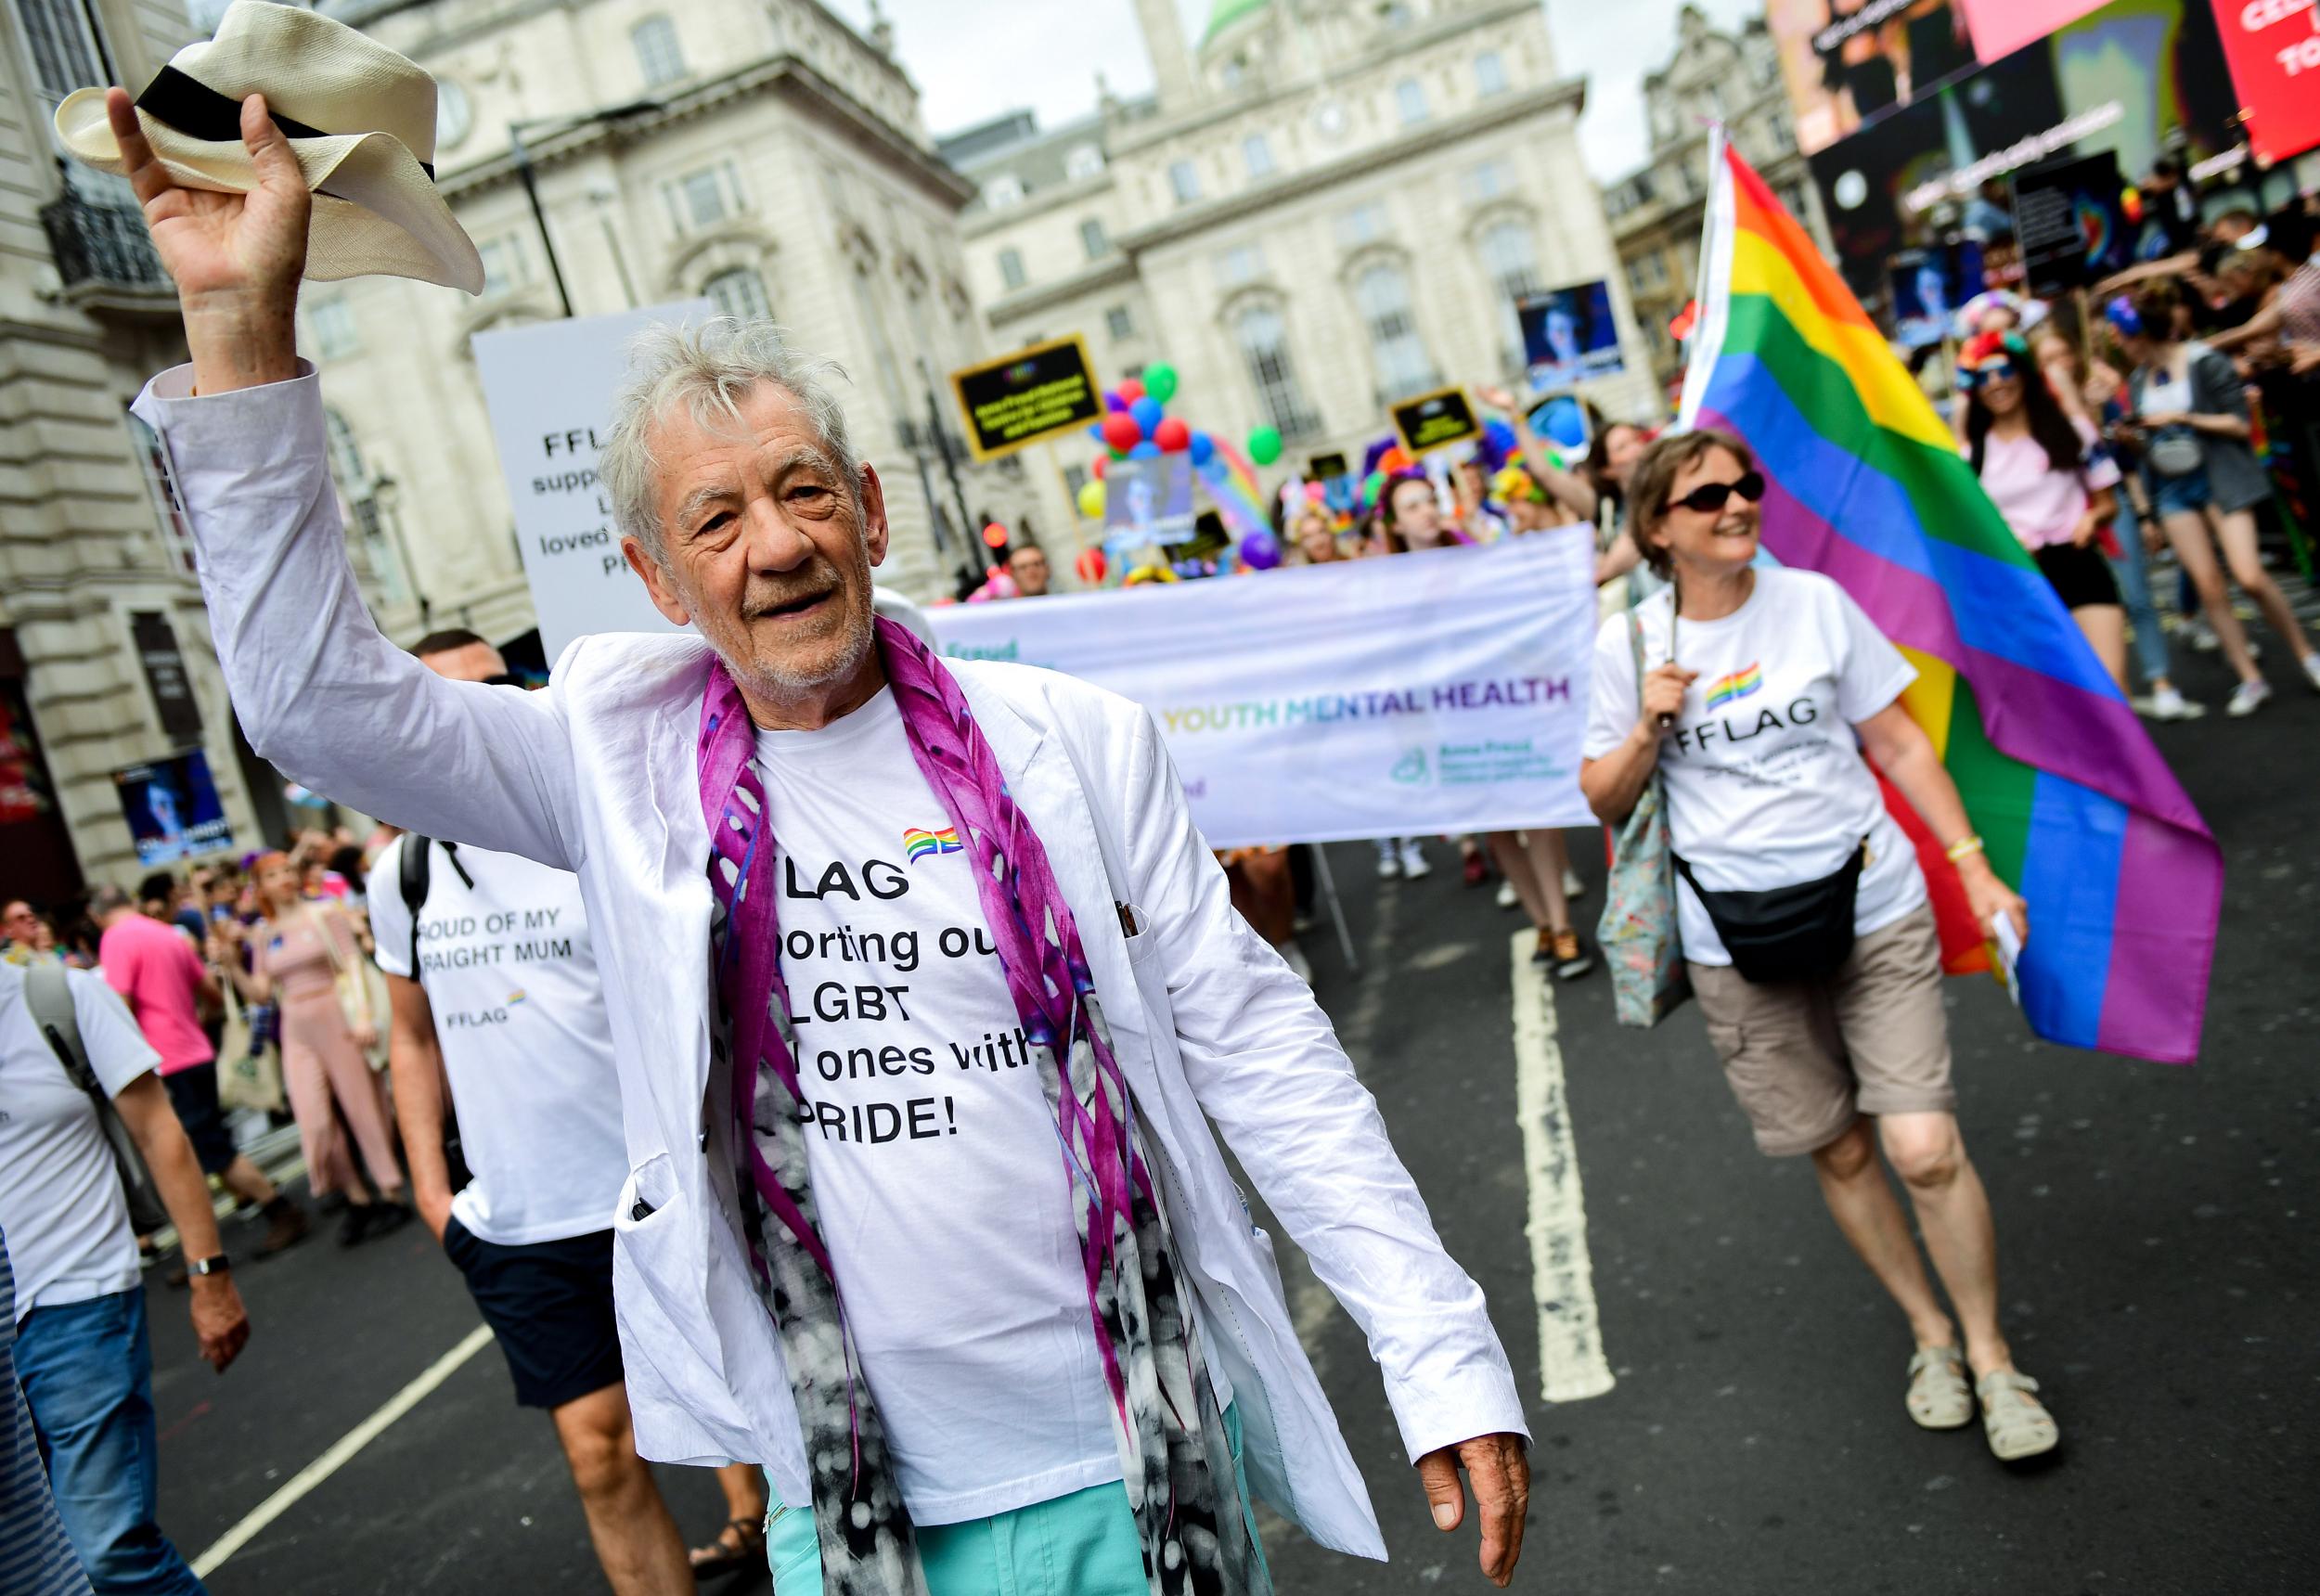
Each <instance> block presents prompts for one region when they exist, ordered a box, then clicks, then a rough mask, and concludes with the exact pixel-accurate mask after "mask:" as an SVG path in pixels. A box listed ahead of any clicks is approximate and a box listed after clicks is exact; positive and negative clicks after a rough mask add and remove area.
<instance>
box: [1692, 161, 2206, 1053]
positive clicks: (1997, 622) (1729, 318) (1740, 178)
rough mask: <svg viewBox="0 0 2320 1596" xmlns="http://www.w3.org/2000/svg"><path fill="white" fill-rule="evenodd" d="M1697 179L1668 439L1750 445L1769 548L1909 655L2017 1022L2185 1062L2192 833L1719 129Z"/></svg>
mask: <svg viewBox="0 0 2320 1596" xmlns="http://www.w3.org/2000/svg"><path fill="white" fill-rule="evenodd" d="M1710 168H1711V172H1712V174H1713V180H1712V184H1711V187H1710V191H1709V200H1708V221H1707V227H1706V231H1705V235H1704V237H1703V239H1702V245H1701V256H1700V279H1701V286H1700V290H1699V304H1700V319H1699V325H1698V328H1697V329H1696V331H1695V335H1694V340H1693V342H1692V346H1691V351H1690V356H1689V364H1688V367H1687V368H1686V370H1685V373H1684V381H1683V407H1682V425H1683V426H1686V427H1691V426H1702V427H1721V428H1724V429H1726V430H1728V431H1733V432H1736V433H1738V434H1739V435H1740V436H1741V437H1743V438H1745V439H1746V440H1747V442H1748V444H1749V446H1750V447H1751V448H1753V449H1754V450H1755V451H1756V455H1757V459H1758V463H1759V467H1760V468H1761V469H1762V470H1763V472H1764V475H1765V478H1766V479H1767V481H1768V483H1769V484H1770V487H1769V490H1768V492H1767V493H1766V495H1765V499H1764V545H1765V547H1766V548H1767V549H1769V550H1770V551H1771V553H1772V557H1773V558H1774V559H1776V560H1780V561H1782V562H1783V563H1785V564H1789V565H1797V566H1802V567H1805V568H1807V569H1809V570H1813V571H1819V572H1823V573H1826V574H1827V575H1829V576H1831V577H1834V578H1835V579H1836V580H1837V582H1838V583H1840V584H1841V585H1842V586H1844V588H1845V590H1846V591H1847V592H1848V593H1850V594H1851V595H1852V597H1853V598H1854V599H1855V600H1856V601H1857V602H1858V603H1859V604H1860V605H1861V607H1862V609H1863V610H1864V611H1867V612H1868V614H1869V617H1870V619H1871V620H1873V621H1875V623H1876V624H1877V625H1878V626H1879V627H1880V628H1882V629H1883V630H1884V632H1885V634H1886V636H1888V637H1890V638H1891V639H1892V640H1893V642H1894V643H1895V645H1896V646H1898V647H1899V648H1900V649H1901V651H1902V653H1904V654H1905V655H1907V656H1908V658H1909V661H1910V663H1912V664H1914V665H1915V666H1916V667H1917V680H1916V683H1915V685H1914V686H1913V687H1912V688H1911V689H1909V691H1908V693H1907V695H1906V696H1905V698H1904V700H1903V701H1904V703H1905V705H1906V706H1907V708H1908V710H1909V713H1910V714H1911V715H1912V717H1914V719H1915V720H1916V721H1917V723H1918V724H1919V725H1920V726H1922V727H1925V728H1926V731H1927V734H1928V735H1929V736H1930V737H1931V738H1932V739H1933V744H1934V747H1935V748H1936V749H1937V750H1938V751H1939V752H1940V754H1941V757H1942V761H1943V763H1944V764H1945V765H1947V766H1948V767H1949V771H1950V774H1951V776H1952V777H1953V779H1955V780H1956V782H1957V787H1958V792H1959V793H1960V794H1961V795H1962V796H1963V797H1964V798H1965V800H1966V812H1967V814H1968V815H1969V816H1970V817H1972V819H1973V823H1974V826H1975V829H1976V830H1978V831H1979V832H1980V833H1981V835H1982V837H1983V838H1984V839H1985V840H1986V841H1987V843H1988V844H1989V850H1990V859H1991V864H1992V865H1994V866H1995V867H1996V869H1997V870H1998V873H1999V874H2000V875H2001V876H2002V877H2004V879H2005V880H2006V881H2008V882H2013V883H2014V884H2015V887H2016V890H2017V891H2018V892H2020V893H2021V895H2022V896H2023V897H2024V898H2025V899H2026V900H2027V901H2028V903H2029V905H2030V941H2029V943H2028V945H2027V946H2026V947H2025V948H2024V950H2023V955H2022V960H2021V964H2020V966H2019V969H2018V975H2019V978H2020V985H2021V998H2022V1008H2023V1010H2024V1012H2025V1013H2026V1014H2027V1016H2028V1017H2029V1019H2030V1026H2031V1028H2032V1029H2033V1030H2035V1031H2036V1032H2037V1033H2038V1035H2040V1036H2043V1037H2045V1038H2047V1039H2048V1040H2049V1041H2055V1042H2061V1043H2065V1044H2068V1045H2069V1046H2071V1047H2078V1048H2101V1049H2106V1050H2107V1051H2111V1052H2119V1053H2132V1054H2136V1055H2139V1056H2141V1057H2144V1058H2150V1059H2159V1060H2164V1061H2166V1062H2172V1063H2188V1062H2191V1061H2192V1060H2193V1059H2194V1058H2196V1057H2197V1055H2198V1048H2199V1027H2200V1023H2201V1020H2202V1018H2203V1017H2204V1014H2205V1011H2206V1007H2207V985H2208V972H2209V967H2210V963H2211V962H2212V960H2213V957H2214V948H2215V923H2216V916H2217V913H2218V911H2219V909H2220V907H2221V905H2222V899H2223V857H2222V855H2221V854H2220V853H2219V851H2218V850H2217V848H2216V846H2215V842H2214V839H2213V838H2212V837H2211V836H2210V834H2209V832H2208V829H2207V825H2206V822H2204V821H2203V820H2201V819H2200V818H2199V815H2198V810H2196V809H2194V808H2193V807H2192V805H2191V801H2190V799H2189V798H2187V797H2186V796H2185V794H2184V792H2183V789H2182V787H2181V786H2180V785H2179V784H2178V783H2177V782H2176V780H2175V778H2174V776H2173V774H2172V772H2171V771H2170V770H2169V769H2168V768H2167V766H2166V764H2165V763H2164V762H2163V761H2162V760H2161V759H2160V758H2159V753H2158V751H2157V750H2156V749H2154V748H2153V747H2152V746H2151V741H2150V739H2149V738H2148V737H2147V736H2146V735H2145V733H2144V730H2143V727H2142V726H2141V724H2140V723H2139V722H2138V721H2137V720H2136V719H2135V717H2134V712H2133V710H2132V709H2131V708H2130V707H2129V706H2128V705H2127V703H2126V701H2125V700H2124V699H2123V698H2122V697H2121V696H2120V692H2119V689H2117V687H2116V686H2114V685H2113V684H2112V682H2111V680H2110V677H2109V676H2108V674H2107V672H2105V671H2104V669H2103V667H2102V665H2101V663H2099V662H2098V661H2097V660H2096V659H2095V657H2094V652H2093V650H2090V649H2089V648H2088V647H2087V644H2086V640H2085V638H2084V637H2083V636H2082V634H2081V633H2080V631H2079V629H2078V627H2077V625H2076V624H2074V623H2073V622H2072V621H2071V619H2070V616H2069V611H2066V610H2065V609H2064V608H2063V607H2062V604H2061V602H2060V601H2059V600H2058V599H2057V598H2056V597H2055V593H2054V590H2053V588H2051V587H2050V586H2048V585H2047V584H2046V582H2045V580H2044V578H2043V577H2042V576H2041V575H2040V574H2039V573H2038V569H2037V567H2036V566H2035V565H2033V564H2032V563H2031V562H2030V556H2029V555H2028V554H2027V553H2025V552H2024V551H2023V549H2022V547H2021V545H2020V544H2019V543H2018V542H2017V541H2016V539H2015V537H2014V534H2013V533H2012V532H2010V531H2009V530H2008V529H2007V527H2006V524H2005V522H2004V521H2003V520H2002V519H2001V518H2000V517H1999V515H1998V512H1997V509H1996V508H1995V507H1994V506H1992V505H1991V502H1990V499H1989V497H1988V496H1987V495H1985V494H1984V493H1983V492H1982V490H1981V483H1979V481H1978V480H1977V479H1976V477H1975V475H1974V472H1973V468H1972V467H1971V466H1970V465H1968V464H1967V463H1966V461H1965V460H1964V459H1962V458H1961V457H1959V455H1958V452H1957V447H1956V444H1955V443H1954V442H1953V436H1952V434H1951V432H1950V430H1949V428H1948V427H1947V426H1945V425H1944V424H1943V422H1942V420H1941V418H1940V417H1939V416H1938V415H1937V414H1936V413H1935V411H1934V408H1933V406H1932V405H1931V404H1930V403H1929V402H1928V401H1927V398H1926V396H1925V394H1924V393H1922V392H1921V391H1920V390H1919V389H1918V387H1917V384H1916V382H1915V381H1914V380H1912V378H1911V377H1910V375H1909V373H1908V371H1907V370H1906V369H1904V368H1903V367H1902V365H1901V361H1900V360H1899V359H1897V358H1896V357H1895V356H1894V354H1893V353H1892V351H1891V350H1890V349H1889V348H1888V346H1887V344H1886V341H1885V339H1884V337H1883V336H1882V335H1881V334H1880V333H1879V332H1878V331H1877V330H1876V328H1875V327H1874V326H1873V325H1871V323H1870V320H1869V317H1868V316H1867V315H1866V314H1865V313H1863V312H1862V308H1861V305H1860V302H1858V301H1856V300H1855V299H1854V298H1853V296H1852V294H1851V292H1850V290H1848V289H1847V288H1846V287H1845V284H1844V282H1843V280H1842V279H1841V278H1840V277H1838V276H1837V273H1836V272H1835V271H1834V270H1833V269H1832V268H1831V267H1830V266H1829V264H1828V263H1827V262H1825V261H1824V260H1823V259H1822V258H1821V255H1820V253H1819V251H1817V250H1815V249H1814V248H1813V245H1812V242H1811V238H1809V237H1808V236H1807V235H1806V233H1805V231H1804V229H1803V228H1802V227H1800V226H1798V225H1797V223H1796V222H1795V220H1794V219H1792V218H1791V217H1790V216H1789V215H1788V213H1787V212H1785V211H1783V210H1782V209H1781V207H1780V203H1779V201H1778V200H1776V199H1774V198H1773V197H1772V191H1771V190H1770V189H1769V188H1767V187H1765V185H1764V181H1763V179H1761V178H1760V177H1759V176H1758V175H1757V174H1756V173H1755V172H1754V171H1752V170H1751V169H1750V168H1749V166H1748V164H1747V163H1746V161H1742V160H1741V159H1740V157H1739V156H1738V155H1737V154H1736V153H1734V151H1733V150H1732V149H1731V148H1729V146H1728V145H1727V144H1726V142H1725V140H1724V138H1723V135H1722V132H1721V129H1719V130H1718V132H1717V134H1716V135H1715V138H1714V141H1713V144H1712V146H1711V148H1710ZM1889 792H1890V790H1889V788H1888V793H1889ZM1902 807H1904V808H1905V807H1906V806H1905V805H1903V806H1902ZM1901 820H1902V823H1903V824H1904V826H1905V827H1910V828H1912V834H1913V836H1914V837H1915V838H1917V839H1918V841H1919V843H1920V857H1921V858H1922V859H1923V860H1924V861H1925V862H1926V865H1927V882H1928V884H1929V886H1930V887H1931V888H1932V890H1933V895H1934V899H1935V903H1936V906H1937V907H1944V906H1947V907H1949V908H1950V909H1951V911H1952V912H1951V915H1950V917H1949V918H1950V920H1951V922H1952V923H1951V924H1950V925H1949V926H1948V927H1945V931H1946V932H1948V933H1949V934H1945V936H1944V948H1945V951H1946V952H1948V953H1949V954H1950V955H1951V958H1950V959H1949V963H1950V968H1951V969H1952V970H1953V971H1959V970H1962V969H1966V968H1974V967H1980V968H1987V963H1986V960H1985V959H1983V958H1982V956H1981V950H1980V948H1979V946H1978V938H1977V937H1976V936H1975V935H1974V934H1973V933H1971V932H1968V933H1966V936H1965V937H1964V938H1962V939H1961V938H1959V937H1957V936H1956V935H1955V932H1956V930H1957V926H1956V921H1957V920H1960V919H1962V918H1963V917H1962V914H1961V913H1960V912H1959V911H1960V910H1962V906H1963V903H1964V898H1963V894H1962V892H1961V890H1960V889H1959V887H1958V885H1957V882H1956V872H1955V871H1954V869H1952V867H1951V866H1950V865H1949V862H1948V861H1947V859H1946V858H1944V857H1943V856H1942V854H1941V853H1940V850H1939V849H1938V848H1934V847H1930V846H1928V845H1927V843H1929V839H1928V838H1927V834H1926V831H1925V829H1924V827H1923V826H1922V825H1919V824H1916V817H1914V815H1906V814H1904V815H1901Z"/></svg>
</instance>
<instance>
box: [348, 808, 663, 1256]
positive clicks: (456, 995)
mask: <svg viewBox="0 0 2320 1596" xmlns="http://www.w3.org/2000/svg"><path fill="white" fill-rule="evenodd" d="M405 846H406V842H405V840H404V839H402V838H399V837H398V838H397V839H395V841H393V843H389V844H388V845H387V847H386V849H385V851H383V852H382V853H380V856H379V859H378V862H377V863H376V864H374V865H373V866H372V867H371V870H370V892H369V898H370V930H371V935H372V937H373V938H374V939H375V940H376V941H377V943H378V947H379V955H378V957H379V968H380V969H381V970H383V971H385V972H387V973H388V974H390V975H402V976H408V975H410V974H411V912H410V910H409V909H408V908H407V907H405V905H404V902H403V884H402V869H403V849H404V847H405ZM457 856H458V865H457V866H456V867H455V866H454V864H453V862H452V859H453V854H452V852H451V851H450V850H447V849H445V847H444V846H443V845H442V844H441V843H438V844H436V845H435V846H434V847H433V848H432V849H431V850H430V851H429V857H428V870H427V901H426V902H425V903H424V904H422V905H421V906H420V912H419V975H418V979H419V985H422V986H424V987H425V988H426V989H427V1002H428V1006H429V1007H430V1008H432V1010H434V1014H435V1039H436V1040H437V1041H438V1042H440V1043H441V1044H442V1046H443V1065H444V1071H445V1074H446V1075H449V1076H450V1077H451V1102H452V1109H453V1112H454V1113H457V1114H458V1124H459V1146H460V1149H461V1151H462V1152H464V1153H465V1154H466V1155H467V1162H468V1167H469V1168H470V1169H471V1170H472V1171H474V1178H473V1179H472V1180H470V1181H469V1182H468V1184H467V1185H466V1186H465V1187H464V1188H462V1189H461V1190H460V1191H459V1192H458V1195H456V1196H454V1197H453V1198H452V1200H451V1213H452V1216H453V1217H454V1218H456V1219H458V1221H459V1223H460V1225H461V1226H462V1227H464V1228H465V1229H466V1230H467V1231H468V1233H469V1234H470V1235H473V1236H479V1237H481V1238H482V1239H483V1240H484V1241H486V1242H498V1243H499V1244H500V1245H502V1246H510V1247H512V1246H521V1245H522V1244H523V1243H525V1242H555V1241H561V1240H563V1239H564V1238H566V1237H570V1236H585V1235H588V1234H591V1233H593V1232H595V1231H598V1230H605V1229H611V1228H612V1209H613V1207H614V1205H615V1204H616V1203H618V1202H619V1201H620V1188H621V1183H622V1181H623V1180H625V1178H627V1174H628V1151H627V1145H626V1143H625V1141H624V1140H623V1139H622V1135H621V1121H620V1078H619V1075H617V1073H616V1072H615V1071H614V1069H613V1065H612V1029H611V1026H610V1023H608V1022H607V1021H606V1019H605V1017H604V986H603V983H602V982H601V980H599V977H598V975H597V972H596V952H595V949H594V948H592V947H591V946H589V944H588V916H587V910H586V908H585V907H582V905H581V902H580V879H579V878H578V877H577V876H574V875H572V874H570V873H569V872H567V871H564V870H552V869H548V867H547V866H546V865H543V864H538V863H535V861H533V860H531V859H527V858H524V857H522V856H520V855H516V854H495V853H493V852H491V851H490V850H489V849H485V848H470V847H465V846H462V847H460V848H458V850H457ZM461 870H465V871H466V872H467V874H468V876H469V877H470V878H471V879H472V880H473V881H474V883H475V884H474V885H473V886H471V887H470V886H469V885H468V884H467V882H465V881H462V880H461V879H460V874H459V872H460V871H461Z"/></svg>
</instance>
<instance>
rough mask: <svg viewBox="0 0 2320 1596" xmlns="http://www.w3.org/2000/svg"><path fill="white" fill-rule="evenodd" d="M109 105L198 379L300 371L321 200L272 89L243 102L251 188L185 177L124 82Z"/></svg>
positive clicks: (224, 383)
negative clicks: (253, 178) (274, 108)
mask: <svg viewBox="0 0 2320 1596" xmlns="http://www.w3.org/2000/svg"><path fill="white" fill-rule="evenodd" d="M105 113H106V116H107V119H108V120H109V121H110V122H111V124H112V132H113V139H114V142H115V143H117V144H118V145H119V146H120V147H121V160H122V167H123V168H124V171H125V174H126V175H127V177H128V179H129V185H130V187H132V188H134V189H135V191H136V196H137V202H138V203H139V204H140V205H141V206H142V207H143V208H144V211H145V226H146V230H147V231H148V233H150V234H151V235H152V236H153V247H154V249H155V250H156V251H158V252H159V253H160V255H161V264H162V265H163V266H165V267H167V268H168V271H169V275H170V276H171V277H173V278H174V279H175V280H176V283H177V302H178V304H179V306H180V308H181V309H182V310H183V311H184V313H185V318H186V343H187V347H188V348H189V349H190V350H191V352H192V354H193V379H194V386H195V388H196V389H197V390H198V391H200V392H201V393H223V392H225V391H226V390H228V389H234V388H251V387H255V386H256V385H258V384H259V383H262V382H279V381H281V380H284V379H286V378H289V377H291V376H294V375H296V373H297V369H298V352H297V337H296V325H295V316H296V312H297V308H298V280H299V277H301V275H302V274H303V272H304V271H305V268H306V225H307V217H308V214H309V212H311V210H312V208H313V204H314V201H313V199H312V197H311V196H310V195H309V194H308V193H307V191H306V179H305V175H304V174H303V173H302V172H301V171H300V170H299V166H298V158H297V157H296V156H295V155H293V154H292V153H291V152H290V140H289V139H287V138H285V137H284V136H283V135H282V132H281V130H280V129H279V128H277V127H276V126H275V125H274V119H273V117H272V116H270V115H268V114H267V112H266V107H265V97H264V96H263V95H251V97H249V98H248V99H246V100H244V101H242V106H241V138H242V145H243V148H246V149H248V150H249V151H250V159H251V162H252V164H253V165H254V166H255V167H256V169H257V176H258V186H257V187H255V188H253V189H251V191H250V192H249V193H247V194H223V193H219V192H217V191H216V190H214V189H208V188H188V187H184V186H183V185H181V184H179V183H178V181H177V180H176V179H175V178H174V177H172V176H171V175H170V174H169V170H168V168H166V167H164V166H163V165H162V164H161V161H160V159H159V158H158V157H156V156H155V155H154V153H153V148H152V146H151V145H149V144H148V143H147V142H146V138H145V132H144V130H143V129H142V128H141V127H140V126H139V125H138V124H137V117H136V110H135V106H134V104H133V103H132V102H131V100H130V98H129V97H128V95H127V94H126V93H125V92H123V91H122V90H121V89H117V88H116V89H109V90H107V91H106V94H105Z"/></svg>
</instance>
